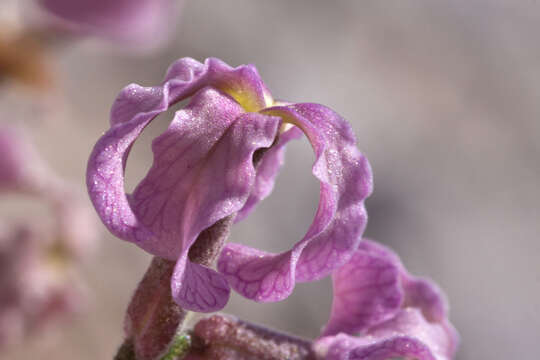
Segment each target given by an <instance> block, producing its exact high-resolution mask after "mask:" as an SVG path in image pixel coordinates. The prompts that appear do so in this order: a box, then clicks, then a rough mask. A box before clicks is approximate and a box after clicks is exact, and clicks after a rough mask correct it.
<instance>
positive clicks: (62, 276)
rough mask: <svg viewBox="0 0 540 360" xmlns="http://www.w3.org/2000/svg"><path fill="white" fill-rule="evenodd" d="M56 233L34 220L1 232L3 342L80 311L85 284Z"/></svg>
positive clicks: (0, 333)
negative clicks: (59, 248)
mask: <svg viewBox="0 0 540 360" xmlns="http://www.w3.org/2000/svg"><path fill="white" fill-rule="evenodd" d="M54 241H55V239H54V233H53V234H51V233H49V232H48V230H47V229H44V228H38V227H35V226H32V225H20V226H16V227H13V228H12V229H11V231H4V233H2V234H1V235H0V346H5V345H8V344H11V343H15V342H18V341H20V340H21V339H22V338H23V337H25V336H28V335H31V334H33V333H35V332H38V331H40V330H41V329H43V328H44V327H45V326H48V325H49V324H51V323H53V322H55V321H57V320H59V319H61V318H62V317H64V316H66V315H68V314H72V313H74V312H77V311H79V310H80V309H81V308H82V307H83V306H84V305H85V304H84V298H85V297H84V288H83V287H82V284H81V281H80V279H78V277H77V275H76V273H75V272H74V271H73V267H72V266H70V264H69V259H68V258H66V257H64V256H63V255H62V254H60V253H58V248H57V246H56V245H55V243H54Z"/></svg>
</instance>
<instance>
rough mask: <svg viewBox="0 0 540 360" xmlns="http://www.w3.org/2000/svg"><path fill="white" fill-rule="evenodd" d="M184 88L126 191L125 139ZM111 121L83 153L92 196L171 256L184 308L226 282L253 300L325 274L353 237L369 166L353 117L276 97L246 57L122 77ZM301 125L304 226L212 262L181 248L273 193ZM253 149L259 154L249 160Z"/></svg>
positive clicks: (106, 217) (360, 222) (137, 238)
mask: <svg viewBox="0 0 540 360" xmlns="http://www.w3.org/2000/svg"><path fill="white" fill-rule="evenodd" d="M186 98H191V99H190V102H189V104H188V105H187V106H186V107H185V108H184V109H182V110H180V111H178V112H176V115H175V117H174V119H173V120H172V122H171V124H170V126H169V128H168V130H167V131H165V132H164V133H163V134H162V135H161V136H159V137H157V138H156V139H155V140H154V141H153V144H152V149H153V152H154V163H153V165H152V167H151V169H150V170H149V172H148V174H147V175H146V177H145V178H144V179H143V180H142V181H141V182H140V183H139V184H138V186H137V187H136V189H135V190H134V192H133V194H129V195H128V194H126V193H125V190H124V167H125V163H126V160H127V157H128V154H129V150H130V148H131V146H132V144H133V142H134V141H135V140H136V139H137V137H138V136H139V135H140V133H141V132H142V131H143V130H144V128H145V127H146V126H147V125H148V124H149V123H150V122H151V121H152V120H153V119H154V118H155V117H156V116H157V115H158V114H160V113H162V112H164V111H166V110H167V109H168V108H169V107H170V106H171V105H173V104H175V103H177V102H179V101H182V100H184V99H186ZM110 124H111V128H110V129H109V130H108V131H107V132H106V133H105V134H104V135H103V136H102V137H101V138H100V139H99V141H98V142H97V144H96V145H95V147H94V150H93V152H92V154H91V156H90V159H89V162H88V170H87V185H88V191H89V194H90V197H91V199H92V202H93V203H94V206H95V208H96V210H97V212H98V214H99V216H100V217H101V219H102V221H103V222H104V223H105V225H106V226H107V228H108V229H109V230H110V231H111V232H112V233H113V234H114V235H116V236H118V237H119V238H121V239H123V240H126V241H130V242H133V243H135V244H137V245H138V246H140V247H141V248H143V249H144V250H146V251H148V252H149V253H151V254H153V255H155V256H159V257H162V258H165V259H168V260H174V261H176V267H175V270H174V273H173V276H172V281H171V287H172V293H173V297H174V299H175V301H176V302H177V303H178V304H179V305H181V306H182V307H184V308H186V309H190V310H194V311H203V312H209V311H215V310H218V309H221V308H223V306H225V304H226V302H227V300H228V297H229V292H230V286H231V287H233V288H234V289H235V290H237V291H238V292H239V293H241V294H242V295H244V296H246V297H248V298H250V299H254V300H256V301H261V302H265V301H278V300H282V299H284V298H286V297H287V296H288V295H289V294H290V293H291V292H292V290H293V287H294V284H295V282H296V281H311V280H315V279H319V278H321V277H323V276H325V275H327V274H329V273H330V272H331V271H333V270H334V269H335V268H336V267H338V266H341V265H343V264H344V263H345V262H346V261H347V260H348V259H349V258H350V257H351V256H352V254H353V252H354V251H355V250H356V248H357V247H358V244H359V241H360V239H361V235H362V232H363V230H364V227H365V224H366V212H365V209H364V203H363V201H364V199H365V198H366V197H367V196H368V195H369V194H370V192H371V188H372V177H371V170H370V167H369V164H368V162H367V159H366V158H365V157H364V156H363V155H362V154H361V153H360V152H359V151H358V149H357V148H356V141H355V138H354V134H353V131H352V129H351V127H350V126H349V124H348V123H347V122H346V121H345V120H344V119H343V118H341V117H340V116H339V115H338V114H336V113H335V112H333V111H332V110H330V109H328V108H327V107H325V106H323V105H318V104H309V103H302V104H285V103H281V102H276V101H274V100H273V97H272V96H271V94H270V92H269V91H268V89H267V88H266V86H265V85H264V83H263V82H262V80H261V79H260V77H259V75H258V73H257V70H256V69H255V67H253V66H252V65H245V66H240V67H237V68H231V67H229V66H228V65H226V64H225V63H223V62H222V61H220V60H218V59H208V60H206V61H205V63H204V64H202V63H199V62H197V61H195V60H193V59H190V58H183V59H180V60H178V61H177V62H175V63H174V64H173V65H172V66H171V67H170V68H169V70H168V72H167V75H166V77H165V80H164V81H163V83H162V84H161V85H159V86H153V87H142V86H139V85H135V84H132V85H128V86H127V87H126V88H125V89H124V90H123V91H122V92H121V93H120V95H119V96H118V97H117V99H116V101H115V103H114V105H113V107H112V110H111V119H110ZM302 132H303V133H304V134H305V135H306V136H307V138H308V140H309V141H310V143H311V145H312V147H313V150H314V152H315V157H316V160H315V163H314V165H313V174H314V175H315V177H316V178H317V179H319V181H320V201H319V206H318V209H317V212H316V215H315V218H314V220H313V223H312V224H311V226H310V227H309V229H308V230H307V232H306V234H305V235H304V237H303V238H302V239H301V240H300V241H298V242H297V243H296V244H295V245H294V246H293V247H292V249H291V250H289V251H286V252H283V253H279V254H272V253H267V252H263V251H260V250H256V249H252V248H249V247H246V246H243V245H240V244H228V245H226V247H225V248H224V249H223V251H222V252H221V255H220V258H219V260H218V270H219V272H217V271H215V270H213V269H210V268H208V267H206V266H203V265H201V264H197V263H194V262H191V261H190V259H189V257H188V252H189V249H190V247H191V246H192V245H193V243H194V242H195V240H196V239H197V237H198V236H199V234H200V233H201V232H202V231H203V230H205V229H207V228H209V227H210V226H212V225H213V224H215V223H216V222H218V221H220V220H222V219H225V218H228V217H234V216H236V219H237V220H239V219H242V218H244V217H245V216H246V215H247V214H248V213H249V212H250V211H251V210H252V209H253V207H254V205H256V204H257V202H258V201H259V200H261V199H262V198H264V197H265V196H267V195H268V194H269V193H270V191H271V190H272V186H273V183H274V179H275V177H276V175H277V172H278V170H279V167H280V166H281V163H282V161H283V160H282V158H283V152H284V145H285V144H286V143H287V142H288V141H289V140H290V139H293V138H297V137H298V136H300V135H301V133H302ZM263 149H267V150H266V151H265V152H263V151H264V150H263ZM256 152H257V157H260V156H261V155H262V158H260V161H257V163H258V166H257V167H255V166H254V154H255V153H256Z"/></svg>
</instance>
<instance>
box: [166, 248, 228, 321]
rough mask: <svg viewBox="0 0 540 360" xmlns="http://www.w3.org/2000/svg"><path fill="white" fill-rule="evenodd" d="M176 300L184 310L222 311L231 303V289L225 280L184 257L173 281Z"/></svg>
mask: <svg viewBox="0 0 540 360" xmlns="http://www.w3.org/2000/svg"><path fill="white" fill-rule="evenodd" d="M171 288H172V293H173V297H174V300H175V301H176V303H177V304H178V305H180V306H181V307H182V308H184V309H188V310H191V311H197V312H213V311H218V310H221V309H223V308H224V307H225V305H226V304H227V302H228V301H229V295H230V292H231V290H230V288H229V284H227V281H226V280H225V278H224V277H223V276H222V275H221V274H219V273H218V272H216V271H215V270H212V269H210V268H208V267H206V266H204V265H200V264H196V263H193V262H191V261H189V260H187V255H184V256H182V258H180V259H179V260H178V262H177V263H176V267H175V269H174V273H173V276H172V279H171Z"/></svg>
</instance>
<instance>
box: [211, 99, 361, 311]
mask: <svg viewBox="0 0 540 360" xmlns="http://www.w3.org/2000/svg"><path fill="white" fill-rule="evenodd" d="M262 113H264V114H269V115H274V116H279V117H281V118H282V119H283V121H284V122H286V123H291V124H293V125H295V126H297V127H298V128H300V129H301V130H302V131H303V132H304V134H306V136H307V138H308V140H309V141H310V143H311V145H312V147H313V150H314V152H315V157H316V160H315V164H314V165H313V174H314V175H315V177H316V178H317V179H319V181H320V183H321V185H320V200H319V206H318V209H317V212H316V214H315V218H314V220H313V222H312V224H311V226H310V228H309V229H308V231H307V233H306V235H305V236H304V238H303V239H301V240H300V241H299V242H297V243H296V245H294V247H293V248H292V249H291V250H290V251H287V252H284V253H281V254H271V253H267V252H262V251H259V250H256V249H252V248H250V247H246V246H243V245H240V244H227V245H226V247H225V249H224V250H223V252H222V254H221V257H220V259H219V261H218V269H219V271H220V272H222V273H223V274H224V275H225V276H226V277H227V279H228V281H229V283H230V284H231V286H232V287H233V288H234V289H235V290H236V291H238V292H240V293H241V294H242V295H244V296H246V297H248V298H250V299H254V300H256V301H261V302H267V301H279V300H282V299H284V298H286V297H287V296H289V295H290V293H291V292H292V289H293V288H294V284H295V282H296V281H312V280H316V279H320V278H322V277H324V276H326V275H328V274H329V273H330V272H331V271H332V270H334V269H335V268H337V267H339V266H341V265H343V264H344V263H345V262H346V261H347V260H348V259H349V258H350V257H351V256H352V254H353V253H354V251H355V250H356V248H357V247H358V244H359V242H360V238H361V235H362V232H363V231H364V228H365V225H366V220H367V215H366V211H365V208H364V199H365V198H366V197H367V196H368V195H369V194H370V193H371V189H372V176H371V169H370V167H369V163H368V162H367V159H366V158H365V157H364V156H363V155H362V154H361V153H360V151H359V150H358V149H357V147H356V140H355V138H354V134H353V132H352V129H351V128H350V125H349V124H348V123H347V122H346V121H345V120H344V119H343V118H341V117H340V116H339V115H338V114H336V113H335V112H333V111H332V110H330V109H328V108H327V107H324V106H322V105H317V104H296V105H290V106H280V107H274V108H269V109H265V110H264V111H263V112H262Z"/></svg>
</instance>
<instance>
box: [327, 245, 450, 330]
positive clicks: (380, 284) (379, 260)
mask: <svg viewBox="0 0 540 360" xmlns="http://www.w3.org/2000/svg"><path fill="white" fill-rule="evenodd" d="M332 280H333V287H334V300H333V304H332V312H331V315H330V319H329V321H328V323H327V325H326V327H325V329H324V332H323V335H333V334H336V333H338V332H345V333H348V334H354V333H357V332H365V331H367V329H369V328H370V327H372V326H374V325H377V324H379V323H381V322H383V321H385V320H388V319H390V318H392V317H394V316H395V315H396V314H397V313H398V312H399V311H401V309H402V308H418V309H419V310H420V311H422V313H423V316H424V317H425V318H426V319H427V321H430V322H443V321H445V320H446V317H447V315H448V306H447V303H446V299H445V296H444V293H443V292H442V291H441V290H440V289H439V287H438V286H437V285H436V284H434V283H433V282H431V281H429V280H426V279H423V278H418V277H415V276H413V275H411V274H409V273H408V272H407V270H406V269H405V267H404V266H403V264H402V263H401V260H400V259H399V257H398V256H397V255H396V254H395V253H394V252H393V251H392V250H390V249H389V248H387V247H384V246H382V245H380V244H377V243H375V242H373V241H370V240H367V239H364V240H363V241H362V243H361V244H360V246H359V248H358V250H357V251H356V253H355V254H354V256H353V257H352V258H351V259H350V260H349V262H348V263H346V264H345V265H344V266H342V267H341V268H339V269H338V270H336V271H335V272H334V274H333V275H332Z"/></svg>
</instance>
